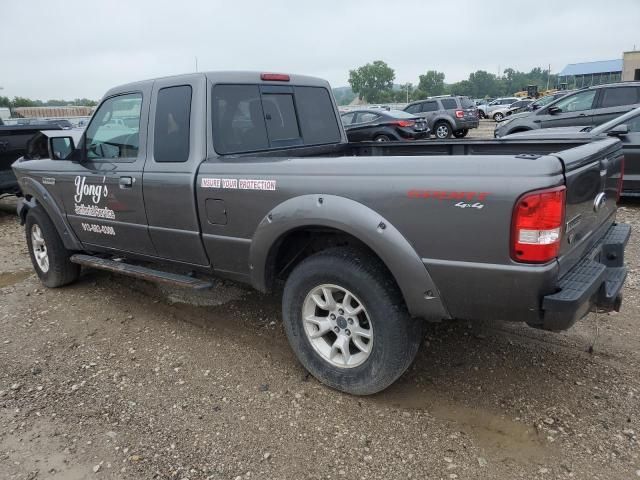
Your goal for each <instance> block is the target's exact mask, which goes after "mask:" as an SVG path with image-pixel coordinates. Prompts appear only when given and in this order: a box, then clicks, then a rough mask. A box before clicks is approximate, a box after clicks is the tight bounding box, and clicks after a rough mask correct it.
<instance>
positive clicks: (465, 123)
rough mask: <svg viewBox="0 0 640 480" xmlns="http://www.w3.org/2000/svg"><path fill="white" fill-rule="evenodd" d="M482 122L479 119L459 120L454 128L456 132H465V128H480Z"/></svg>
mask: <svg viewBox="0 0 640 480" xmlns="http://www.w3.org/2000/svg"><path fill="white" fill-rule="evenodd" d="M479 123H480V121H479V120H478V119H477V118H468V119H467V118H458V119H456V123H455V125H454V126H453V128H454V130H464V129H465V128H478V124H479Z"/></svg>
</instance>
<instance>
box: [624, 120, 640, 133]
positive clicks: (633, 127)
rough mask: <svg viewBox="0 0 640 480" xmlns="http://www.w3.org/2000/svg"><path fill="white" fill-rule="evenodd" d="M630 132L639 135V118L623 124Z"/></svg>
mask: <svg viewBox="0 0 640 480" xmlns="http://www.w3.org/2000/svg"><path fill="white" fill-rule="evenodd" d="M625 123H626V124H627V127H629V131H630V132H634V133H640V116H638V117H636V118H634V119H632V120H629V121H628V122H625Z"/></svg>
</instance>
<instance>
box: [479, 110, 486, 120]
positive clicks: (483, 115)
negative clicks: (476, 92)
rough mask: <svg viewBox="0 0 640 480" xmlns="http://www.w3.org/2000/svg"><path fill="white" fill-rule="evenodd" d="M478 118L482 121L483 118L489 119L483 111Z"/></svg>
mask: <svg viewBox="0 0 640 480" xmlns="http://www.w3.org/2000/svg"><path fill="white" fill-rule="evenodd" d="M478 118H479V119H480V120H482V119H483V118H487V116H486V115H485V113H484V112H483V111H482V110H478Z"/></svg>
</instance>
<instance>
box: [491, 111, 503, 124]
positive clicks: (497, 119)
mask: <svg viewBox="0 0 640 480" xmlns="http://www.w3.org/2000/svg"><path fill="white" fill-rule="evenodd" d="M503 118H504V114H503V113H502V112H498V113H496V114H495V115H494V116H493V119H494V120H495V121H496V122H501V121H502V119H503Z"/></svg>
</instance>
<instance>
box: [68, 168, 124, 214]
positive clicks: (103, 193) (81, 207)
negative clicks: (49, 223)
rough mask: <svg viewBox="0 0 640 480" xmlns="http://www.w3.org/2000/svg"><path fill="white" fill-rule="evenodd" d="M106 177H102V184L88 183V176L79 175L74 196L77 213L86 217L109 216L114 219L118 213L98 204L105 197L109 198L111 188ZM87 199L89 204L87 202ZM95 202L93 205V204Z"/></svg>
mask: <svg viewBox="0 0 640 480" xmlns="http://www.w3.org/2000/svg"><path fill="white" fill-rule="evenodd" d="M104 181H105V177H102V184H91V183H87V177H81V176H77V177H76V179H75V181H74V183H75V186H76V193H75V195H74V196H73V200H74V201H75V205H74V210H75V212H76V215H83V216H85V217H96V218H108V219H111V220H113V219H114V218H116V214H115V213H114V211H113V210H111V209H110V208H108V207H100V206H99V205H97V204H98V203H100V202H101V201H102V200H103V199H106V198H107V195H108V194H109V190H108V189H107V186H106V185H105V184H104ZM85 201H86V203H87V204H85ZM91 203H93V205H92V204H91Z"/></svg>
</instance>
